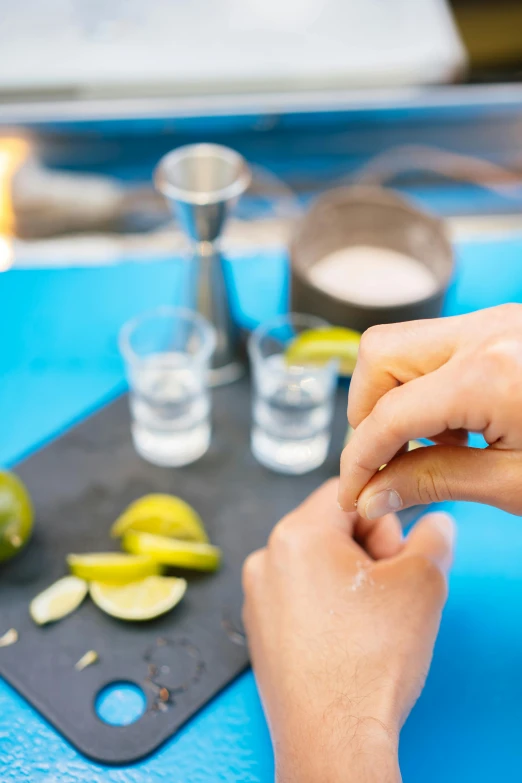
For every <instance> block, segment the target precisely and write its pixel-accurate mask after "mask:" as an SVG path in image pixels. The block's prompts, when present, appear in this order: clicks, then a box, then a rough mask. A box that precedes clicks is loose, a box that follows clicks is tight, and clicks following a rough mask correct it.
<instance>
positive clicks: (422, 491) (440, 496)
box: [416, 463, 453, 505]
mask: <svg viewBox="0 0 522 783" xmlns="http://www.w3.org/2000/svg"><path fill="white" fill-rule="evenodd" d="M416 482H417V487H416V489H417V497H418V499H419V500H420V502H421V503H424V504H425V505H428V504H429V503H441V502H442V501H443V500H453V493H452V490H451V487H450V485H449V483H448V479H447V476H446V474H445V473H444V471H442V470H441V469H440V468H439V466H438V465H436V464H435V463H432V464H427V465H424V466H423V468H422V470H421V471H420V472H419V473H417V475H416Z"/></svg>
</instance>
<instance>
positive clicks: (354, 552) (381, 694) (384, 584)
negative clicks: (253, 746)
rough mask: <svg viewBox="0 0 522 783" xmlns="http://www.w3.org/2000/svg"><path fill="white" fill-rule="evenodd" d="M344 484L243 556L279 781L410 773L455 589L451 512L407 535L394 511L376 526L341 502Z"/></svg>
mask: <svg viewBox="0 0 522 783" xmlns="http://www.w3.org/2000/svg"><path fill="white" fill-rule="evenodd" d="M337 491H338V481H337V480H335V481H330V482H328V483H327V484H325V485H324V486H322V487H321V488H320V489H319V490H317V492H315V493H314V494H313V495H311V496H310V497H309V498H308V499H307V500H306V501H305V502H304V503H303V504H302V505H301V506H300V507H299V508H297V509H296V510H295V511H293V512H292V513H291V514H289V515H288V516H287V517H285V518H284V519H283V520H282V521H281V522H280V523H279V524H278V525H277V526H276V527H275V529H274V531H273V532H272V535H271V536H270V540H269V543H268V546H267V548H266V549H263V550H260V551H259V552H255V553H254V554H252V555H251V556H250V557H249V558H248V559H247V561H246V563H245V567H244V589H245V606H244V621H245V628H246V631H247V636H248V642H249V647H250V652H251V657H252V663H253V667H254V672H255V676H256V680H257V683H258V686H259V689H260V694H261V698H262V701H263V705H264V708H265V712H266V716H267V719H268V723H269V727H270V731H271V735H272V740H273V744H274V752H275V758H276V769H277V780H278V781H279V783H290V782H292V783H297V782H299V783H308V781H310V783H311V782H312V781H314V783H316V781H318V780H320V781H322V783H337V781H343V783H348V782H349V781H358V783H360V781H362V780H365V781H368V782H370V781H375V783H377V782H378V783H395V782H396V781H399V780H400V772H399V767H398V761H397V749H398V734H399V731H400V728H401V726H402V724H403V722H404V720H405V719H406V717H407V715H408V714H409V712H410V710H411V708H412V706H413V704H414V703H415V701H416V699H417V697H418V696H419V694H420V692H421V690H422V687H423V685H424V680H425V677H426V674H427V672H428V669H429V665H430V661H431V656H432V650H433V645H434V642H435V637H436V635H437V631H438V627H439V622H440V615H441V611H442V608H443V605H444V602H445V599H446V592H447V586H446V574H447V571H448V569H449V566H450V563H451V559H452V545H453V522H452V520H451V518H449V517H448V516H447V515H445V514H440V513H437V514H428V515H427V516H425V517H424V518H423V519H422V520H421V521H420V522H419V523H418V524H417V525H416V526H415V527H414V528H413V530H412V532H411V533H410V534H409V536H408V538H407V539H406V541H405V543H404V546H403V547H401V546H400V544H399V547H398V546H397V526H398V521H397V520H396V519H395V518H394V517H391V516H389V517H386V518H384V519H383V520H381V521H379V522H378V523H377V524H376V523H373V527H372V526H371V523H369V522H367V521H365V520H363V519H362V518H360V517H359V516H358V515H357V514H356V513H348V514H347V513H345V512H343V511H341V510H340V508H339V507H338V505H337ZM357 542H359V543H357ZM398 549H400V551H397V550H398ZM393 550H395V552H394V554H393V556H388V557H386V558H385V559H381V560H375V559H374V557H377V558H379V557H382V556H383V555H391V554H392V552H393Z"/></svg>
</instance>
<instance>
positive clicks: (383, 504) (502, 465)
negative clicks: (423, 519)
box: [357, 446, 522, 520]
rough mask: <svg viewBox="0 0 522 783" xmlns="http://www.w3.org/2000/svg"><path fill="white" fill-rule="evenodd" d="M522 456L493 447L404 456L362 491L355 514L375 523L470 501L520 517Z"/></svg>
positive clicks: (444, 449) (450, 448) (432, 450)
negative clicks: (424, 507)
mask: <svg viewBox="0 0 522 783" xmlns="http://www.w3.org/2000/svg"><path fill="white" fill-rule="evenodd" d="M521 475H522V454H521V453H520V452H517V451H508V450H502V449H495V448H492V447H489V448H487V449H473V448H468V447H465V446H429V447H428V448H424V449H416V450H415V451H410V452H408V453H407V454H402V455H400V456H398V457H396V458H395V459H393V460H392V461H391V462H389V463H388V465H386V467H385V468H383V469H382V470H381V471H379V473H377V474H376V475H375V476H373V478H372V479H371V480H370V481H369V482H368V484H367V485H366V486H365V487H364V489H363V490H362V492H361V494H360V495H359V498H358V500H357V511H358V512H359V514H360V515H361V516H363V517H365V518H366V519H369V520H373V519H377V518H379V517H382V516H384V514H387V513H389V512H390V511H394V512H397V511H399V510H401V509H403V508H409V507H410V506H414V505H417V504H419V503H420V504H427V503H439V502H441V501H443V500H471V501H476V502H478V503H487V504H488V505H491V506H497V507H498V508H502V509H504V510H505V511H510V512H511V513H513V514H521V513H522V484H521V482H520V476H521Z"/></svg>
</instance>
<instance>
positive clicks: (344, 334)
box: [285, 326, 361, 375]
mask: <svg viewBox="0 0 522 783" xmlns="http://www.w3.org/2000/svg"><path fill="white" fill-rule="evenodd" d="M360 342H361V335H360V334H359V332H355V331H353V329H346V328H345V327H344V326H327V327H325V328H324V329H309V330H308V331H306V332H301V334H299V335H297V337H296V338H295V340H293V341H292V342H291V343H290V345H289V346H288V348H287V349H286V352H285V358H286V361H287V363H288V364H297V365H303V364H304V365H307V364H315V365H323V364H326V363H327V362H330V361H332V359H338V360H339V372H340V373H341V375H351V374H352V373H353V371H354V369H355V363H356V361H357V353H358V351H359V343H360Z"/></svg>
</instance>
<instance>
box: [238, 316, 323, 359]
mask: <svg viewBox="0 0 522 783" xmlns="http://www.w3.org/2000/svg"><path fill="white" fill-rule="evenodd" d="M301 319H302V321H303V323H304V321H309V322H310V328H313V324H315V325H316V326H317V327H318V328H323V327H324V328H326V327H327V326H330V325H331V324H330V323H329V322H328V321H327V320H326V319H325V318H321V317H320V316H318V315H310V314H308V313H294V312H292V313H283V314H282V315H278V316H275V318H271V319H270V320H269V321H263V323H261V324H259V326H256V328H255V329H254V331H253V332H252V334H251V335H250V337H249V339H248V352H249V354H250V357H251V358H252V359H255V360H261V361H264V360H265V357H264V356H263V355H262V353H261V349H260V347H259V345H260V342H261V340H262V339H263V337H266V336H267V335H268V332H270V330H271V329H274V328H277V327H278V326H284V325H285V324H287V323H291V322H292V321H296V322H297V321H299V320H301Z"/></svg>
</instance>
